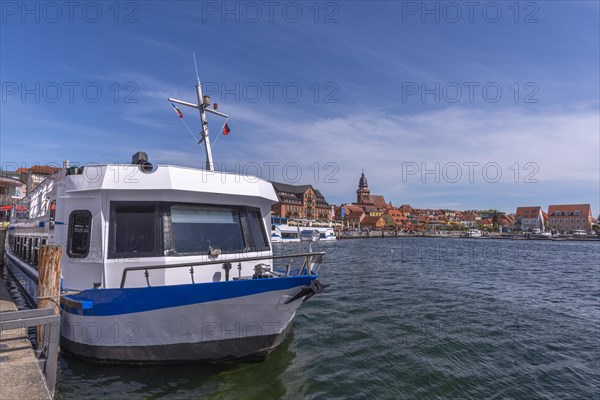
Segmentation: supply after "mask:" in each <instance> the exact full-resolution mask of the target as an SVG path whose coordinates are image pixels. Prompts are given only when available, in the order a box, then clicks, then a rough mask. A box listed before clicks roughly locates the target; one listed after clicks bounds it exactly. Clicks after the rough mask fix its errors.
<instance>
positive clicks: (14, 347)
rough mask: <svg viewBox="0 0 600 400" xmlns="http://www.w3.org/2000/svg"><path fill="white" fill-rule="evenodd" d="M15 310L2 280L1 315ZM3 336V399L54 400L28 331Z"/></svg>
mask: <svg viewBox="0 0 600 400" xmlns="http://www.w3.org/2000/svg"><path fill="white" fill-rule="evenodd" d="M14 311H17V307H16V306H15V303H13V301H12V300H11V298H10V294H9V292H8V290H7V289H6V286H5V285H4V282H3V281H2V280H0V315H1V314H3V313H7V312H14ZM5 315H6V314H5ZM15 326H18V324H15ZM0 334H1V336H0V398H2V399H13V400H19V399H27V400H29V399H36V400H37V399H40V400H44V399H52V394H51V393H50V390H49V389H48V387H47V385H46V379H45V378H44V374H43V373H42V370H41V369H40V365H39V361H38V358H37V356H36V354H35V352H34V350H33V348H32V345H31V342H30V341H29V338H28V337H27V329H25V328H22V327H19V328H16V329H10V330H4V331H1V332H0Z"/></svg>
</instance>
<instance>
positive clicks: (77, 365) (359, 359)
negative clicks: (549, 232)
mask: <svg viewBox="0 0 600 400" xmlns="http://www.w3.org/2000/svg"><path fill="white" fill-rule="evenodd" d="M321 248H322V249H324V250H326V251H328V252H329V254H328V256H327V258H326V263H325V265H324V266H323V268H322V270H321V281H322V282H324V283H330V284H331V287H329V288H328V289H327V292H326V293H323V294H321V295H320V296H315V297H313V298H312V299H311V300H310V301H309V302H307V303H306V304H304V306H303V307H302V308H301V309H300V311H299V313H298V315H297V317H296V320H295V324H294V331H293V333H292V335H291V336H289V337H288V339H287V340H286V341H285V342H284V344H283V345H282V346H280V347H279V348H278V349H277V350H276V351H275V352H274V353H273V354H272V355H271V356H270V357H269V358H268V359H267V360H266V361H265V362H262V363H239V364H234V365H229V366H212V365H192V366H189V365H187V366H162V367H156V366H155V367H124V366H105V365H95V364H89V363H86V362H84V361H80V360H77V359H74V358H69V357H62V358H61V360H60V376H59V379H58V383H57V396H56V397H57V399H80V398H90V399H91V398H103V399H106V398H125V399H158V398H161V399H162V398H166V399H279V398H286V399H303V398H308V399H444V398H452V399H484V398H496V399H505V398H508V399H510V398H516V399H600V242H551V241H548V242H541V241H540V242H537V241H523V240H521V241H509V240H493V239H428V238H399V239H360V240H347V241H339V242H337V243H331V244H324V245H322V246H321ZM283 249H286V248H285V247H283V248H282V247H279V251H280V252H281V251H284V250H283ZM291 249H293V247H292V248H290V247H288V248H287V250H288V251H289V250H291Z"/></svg>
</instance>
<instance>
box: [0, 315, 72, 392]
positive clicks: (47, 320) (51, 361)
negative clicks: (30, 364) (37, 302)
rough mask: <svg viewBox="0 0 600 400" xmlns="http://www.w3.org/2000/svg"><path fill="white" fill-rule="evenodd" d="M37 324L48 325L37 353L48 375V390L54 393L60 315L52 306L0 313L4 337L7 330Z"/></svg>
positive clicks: (40, 364)
mask: <svg viewBox="0 0 600 400" xmlns="http://www.w3.org/2000/svg"><path fill="white" fill-rule="evenodd" d="M36 326H45V327H46V329H44V337H43V345H42V346H41V348H40V350H38V351H36V355H37V357H38V364H39V367H40V369H41V370H42V372H43V373H44V375H45V376H46V385H47V386H48V390H49V391H50V393H54V387H55V384H56V368H57V364H58V344H59V331H60V315H55V314H54V310H53V309H52V308H39V309H35V310H22V311H5V312H1V313H0V337H4V332H5V331H10V330H14V329H22V328H31V327H36Z"/></svg>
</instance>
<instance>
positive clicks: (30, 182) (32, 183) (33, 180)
mask: <svg viewBox="0 0 600 400" xmlns="http://www.w3.org/2000/svg"><path fill="white" fill-rule="evenodd" d="M57 171H60V168H56V167H50V166H48V165H34V166H33V167H31V168H19V169H18V170H17V171H16V172H18V173H20V174H21V182H23V183H25V186H26V192H27V194H29V193H31V192H32V191H33V189H35V188H36V187H38V185H39V184H40V183H42V182H43V181H44V180H46V178H47V177H49V176H50V175H52V174H53V173H55V172H57Z"/></svg>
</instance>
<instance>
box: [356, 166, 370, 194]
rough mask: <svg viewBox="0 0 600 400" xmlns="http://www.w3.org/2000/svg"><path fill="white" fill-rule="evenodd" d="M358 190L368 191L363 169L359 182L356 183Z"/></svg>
mask: <svg viewBox="0 0 600 400" xmlns="http://www.w3.org/2000/svg"><path fill="white" fill-rule="evenodd" d="M358 188H359V189H361V188H364V189H368V188H369V185H368V184H367V178H366V177H365V170H364V169H363V171H362V175H361V177H360V180H359V181H358Z"/></svg>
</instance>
